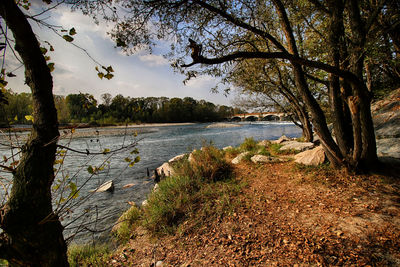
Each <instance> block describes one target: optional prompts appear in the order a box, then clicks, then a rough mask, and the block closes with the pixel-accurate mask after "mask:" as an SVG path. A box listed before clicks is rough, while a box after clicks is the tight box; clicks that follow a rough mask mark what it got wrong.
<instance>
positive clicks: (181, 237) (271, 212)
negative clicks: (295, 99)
mask: <svg viewBox="0 0 400 267" xmlns="http://www.w3.org/2000/svg"><path fill="white" fill-rule="evenodd" d="M280 147H281V145H280V144H270V143H263V144H260V143H257V142H256V141H255V140H253V139H251V138H249V139H246V140H245V142H244V143H243V144H242V145H240V146H239V147H237V148H229V149H226V150H224V151H222V150H218V149H217V148H215V147H212V146H206V147H204V148H203V149H202V150H201V151H196V152H194V153H193V154H192V159H191V161H190V162H189V160H188V157H185V158H183V159H182V160H180V161H178V162H176V163H174V164H173V165H174V169H175V170H176V175H175V176H173V177H169V178H166V179H164V180H162V181H161V182H160V183H159V184H158V187H156V189H155V190H153V192H152V193H151V194H150V196H149V198H148V202H147V205H145V206H142V207H137V206H135V205H133V206H132V207H131V208H130V209H129V210H128V211H127V212H126V213H124V214H123V215H122V216H121V218H120V220H119V222H118V224H117V226H116V228H115V229H114V236H115V238H116V240H118V241H119V244H120V246H119V247H118V249H117V250H115V251H113V252H107V253H109V254H107V256H106V257H96V256H91V258H90V257H87V258H83V257H75V258H74V262H71V264H72V265H75V264H76V265H80V266H82V265H83V266H85V265H86V266H102V265H104V266H127V265H128V266H140V265H143V264H144V265H145V266H150V265H151V264H155V263H156V262H158V261H162V262H163V264H165V265H167V266H170V265H172V266H189V265H190V266H217V265H218V266H219V265H227V266H231V265H232V266H244V265H251V266H265V265H276V264H287V265H294V264H300V265H301V264H322V265H363V264H370V265H385V266H396V265H398V264H399V263H400V253H399V248H400V243H399V240H400V234H399V233H400V216H399V214H400V206H399V204H398V203H399V200H400V198H399V195H398V192H399V189H400V181H399V179H398V178H399V176H398V174H397V176H396V175H395V173H396V171H398V170H396V169H395V170H394V171H393V173H394V174H393V173H392V174H389V175H382V174H371V175H350V174H348V173H346V171H345V170H337V169H332V168H331V167H330V166H329V165H326V164H322V165H319V166H316V167H310V166H307V167H305V166H302V165H299V164H296V163H294V162H293V161H289V162H274V163H265V164H254V163H252V162H251V161H250V160H246V159H247V158H244V159H243V160H242V161H241V162H240V163H239V164H236V165H232V164H231V163H230V161H231V160H232V159H233V158H234V157H236V156H237V155H238V154H240V153H242V152H245V151H249V152H250V154H253V155H254V154H260V153H261V154H264V155H268V156H271V157H277V158H279V157H284V158H285V159H287V158H288V157H291V156H293V151H289V152H282V151H280V150H279V148H280ZM394 168H395V167H394ZM397 168H398V167H397ZM397 173H399V172H397ZM100 248H101V247H100ZM71 254H72V252H70V255H71ZM81 255H82V254H81ZM91 255H93V254H91ZM72 258H73V257H71V256H70V259H72ZM91 261H92V262H91ZM165 265H164V266H165Z"/></svg>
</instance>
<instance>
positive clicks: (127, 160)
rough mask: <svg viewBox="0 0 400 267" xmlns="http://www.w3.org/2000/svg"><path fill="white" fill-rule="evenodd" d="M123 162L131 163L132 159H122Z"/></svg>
mask: <svg viewBox="0 0 400 267" xmlns="http://www.w3.org/2000/svg"><path fill="white" fill-rule="evenodd" d="M124 160H125V161H126V162H131V161H132V159H131V158H128V157H127V158H124Z"/></svg>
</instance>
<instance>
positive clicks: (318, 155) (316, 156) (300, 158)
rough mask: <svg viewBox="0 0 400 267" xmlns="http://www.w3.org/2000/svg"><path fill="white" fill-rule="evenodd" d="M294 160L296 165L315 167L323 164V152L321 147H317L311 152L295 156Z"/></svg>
mask: <svg viewBox="0 0 400 267" xmlns="http://www.w3.org/2000/svg"><path fill="white" fill-rule="evenodd" d="M294 158H295V162H296V163H300V164H304V165H314V166H317V165H319V164H322V163H324V161H325V152H324V149H323V147H322V146H317V147H316V148H314V149H312V150H307V151H304V152H301V153H299V154H297V155H295V156H294Z"/></svg>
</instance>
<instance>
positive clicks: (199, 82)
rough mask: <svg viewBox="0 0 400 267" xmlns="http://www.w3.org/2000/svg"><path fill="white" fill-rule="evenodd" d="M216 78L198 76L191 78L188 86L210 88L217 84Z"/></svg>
mask: <svg viewBox="0 0 400 267" xmlns="http://www.w3.org/2000/svg"><path fill="white" fill-rule="evenodd" d="M215 82H216V81H215V78H213V77H211V76H201V77H198V78H192V79H190V80H189V81H188V82H187V83H186V86H188V87H191V88H203V87H208V89H211V88H212V87H214V86H215Z"/></svg>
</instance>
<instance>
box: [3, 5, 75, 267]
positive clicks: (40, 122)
mask: <svg viewBox="0 0 400 267" xmlns="http://www.w3.org/2000/svg"><path fill="white" fill-rule="evenodd" d="M0 15H1V17H2V18H3V19H4V20H5V22H6V23H7V26H8V27H9V29H10V30H11V31H12V33H13V35H14V39H15V48H16V50H17V51H18V53H19V55H20V57H21V59H22V61H23V63H24V65H25V77H26V83H27V84H28V85H29V87H30V88H31V91H32V98H33V118H34V123H33V130H32V133H31V136H30V138H29V140H28V142H27V143H26V144H25V145H24V146H23V149H22V157H21V161H20V164H19V165H18V167H17V169H16V171H15V173H14V179H13V188H12V191H11V195H10V198H9V200H8V202H7V203H6V205H5V206H4V207H2V209H1V213H2V214H1V215H2V216H1V221H0V225H1V228H2V229H3V233H2V235H1V240H0V258H5V259H7V260H8V261H9V262H10V263H11V264H12V265H20V266H68V261H67V256H66V252H67V247H66V244H65V241H64V238H63V234H62V231H63V228H62V225H61V223H60V221H59V219H58V217H57V216H56V215H55V214H54V213H53V210H52V204H51V189H50V188H51V185H52V183H53V180H54V171H53V163H54V160H55V152H56V142H57V139H58V136H59V133H58V123H57V112H56V109H55V106H54V101H53V94H52V87H53V83H52V77H51V75H50V70H49V68H48V67H47V64H46V61H45V59H44V57H43V55H42V53H41V50H40V47H39V43H38V41H37V39H36V37H35V35H34V33H33V31H32V29H31V27H30V25H29V23H28V21H27V19H26V18H25V16H24V14H23V13H22V12H21V10H20V9H19V8H18V6H17V5H16V3H15V2H14V0H1V1H0Z"/></svg>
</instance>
